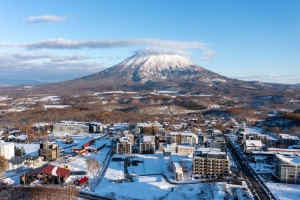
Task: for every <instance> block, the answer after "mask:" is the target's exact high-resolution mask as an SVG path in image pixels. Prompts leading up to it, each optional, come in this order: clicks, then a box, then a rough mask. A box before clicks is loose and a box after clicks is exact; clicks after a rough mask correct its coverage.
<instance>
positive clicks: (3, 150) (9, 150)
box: [0, 142, 15, 160]
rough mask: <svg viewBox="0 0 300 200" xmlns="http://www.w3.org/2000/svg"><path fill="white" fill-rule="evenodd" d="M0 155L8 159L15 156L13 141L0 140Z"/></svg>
mask: <svg viewBox="0 0 300 200" xmlns="http://www.w3.org/2000/svg"><path fill="white" fill-rule="evenodd" d="M0 155H1V156H3V157H4V158H6V159H8V160H9V159H11V158H12V157H14V156H15V144H14V143H11V142H0Z"/></svg>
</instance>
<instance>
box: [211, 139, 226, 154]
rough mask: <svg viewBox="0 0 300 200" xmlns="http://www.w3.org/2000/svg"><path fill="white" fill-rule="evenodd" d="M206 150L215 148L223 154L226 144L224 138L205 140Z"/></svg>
mask: <svg viewBox="0 0 300 200" xmlns="http://www.w3.org/2000/svg"><path fill="white" fill-rule="evenodd" d="M207 148H217V149H220V150H221V151H222V152H225V149H226V142H225V138H224V137H215V138H214V139H209V140H207Z"/></svg>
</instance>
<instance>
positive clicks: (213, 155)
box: [192, 148, 230, 178]
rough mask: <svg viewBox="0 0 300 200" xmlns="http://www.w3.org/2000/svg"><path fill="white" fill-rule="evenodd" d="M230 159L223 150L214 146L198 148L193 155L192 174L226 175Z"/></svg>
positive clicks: (208, 176)
mask: <svg viewBox="0 0 300 200" xmlns="http://www.w3.org/2000/svg"><path fill="white" fill-rule="evenodd" d="M229 172H230V161H229V158H228V156H227V155H226V153H225V152H221V151H220V149H215V148H199V149H197V150H196V151H195V153H194V155H193V172H192V174H193V176H194V177H200V178H218V177H222V176H228V175H229Z"/></svg>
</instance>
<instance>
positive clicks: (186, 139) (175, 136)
mask: <svg viewBox="0 0 300 200" xmlns="http://www.w3.org/2000/svg"><path fill="white" fill-rule="evenodd" d="M166 139H167V143H168V144H172V143H177V144H190V145H194V144H198V136H197V135H196V134H195V133H192V132H170V133H168V134H167V138H166Z"/></svg>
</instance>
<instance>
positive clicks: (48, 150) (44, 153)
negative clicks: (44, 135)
mask: <svg viewBox="0 0 300 200" xmlns="http://www.w3.org/2000/svg"><path fill="white" fill-rule="evenodd" d="M38 153H39V156H41V157H43V158H44V160H46V161H53V160H56V159H57V158H58V157H59V148H58V146H57V144H56V143H55V142H44V143H41V144H40V149H39V151H38Z"/></svg>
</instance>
